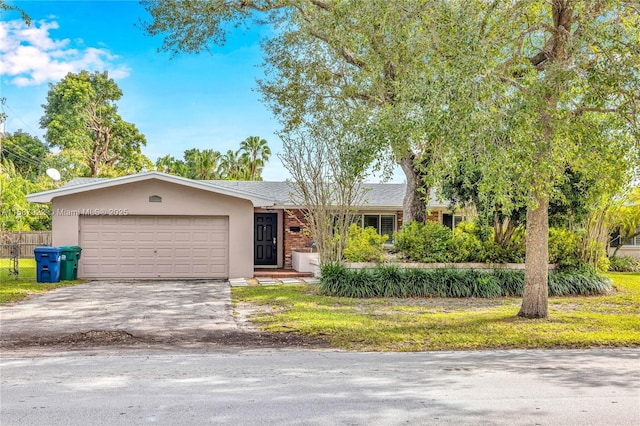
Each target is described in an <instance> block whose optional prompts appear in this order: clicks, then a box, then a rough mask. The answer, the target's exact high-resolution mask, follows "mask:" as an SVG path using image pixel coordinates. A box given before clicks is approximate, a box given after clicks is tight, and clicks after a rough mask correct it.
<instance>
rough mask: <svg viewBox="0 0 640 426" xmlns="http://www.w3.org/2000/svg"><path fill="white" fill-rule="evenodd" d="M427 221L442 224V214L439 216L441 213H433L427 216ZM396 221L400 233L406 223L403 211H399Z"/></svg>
mask: <svg viewBox="0 0 640 426" xmlns="http://www.w3.org/2000/svg"><path fill="white" fill-rule="evenodd" d="M427 220H428V221H429V222H438V223H440V214H439V212H437V211H435V212H431V213H430V214H429V216H427ZM396 221H397V223H396V226H397V228H396V229H397V230H398V232H399V231H400V230H401V229H402V225H403V223H404V220H403V215H402V211H397V212H396Z"/></svg>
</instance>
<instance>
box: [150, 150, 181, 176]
mask: <svg viewBox="0 0 640 426" xmlns="http://www.w3.org/2000/svg"><path fill="white" fill-rule="evenodd" d="M156 170H157V171H159V172H163V173H169V174H173V175H178V176H184V174H185V165H184V163H183V162H182V161H181V160H176V159H175V158H173V156H171V155H168V154H167V155H165V156H164V157H158V159H157V160H156Z"/></svg>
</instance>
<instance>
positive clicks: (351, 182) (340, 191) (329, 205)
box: [280, 128, 369, 265]
mask: <svg viewBox="0 0 640 426" xmlns="http://www.w3.org/2000/svg"><path fill="white" fill-rule="evenodd" d="M334 130H335V129H334ZM281 136H282V139H283V146H282V153H281V154H280V159H281V160H282V163H283V164H284V167H285V168H286V169H287V171H288V172H289V174H290V175H291V182H290V183H291V186H292V192H291V194H290V196H291V199H292V201H293V203H294V204H296V205H300V206H303V207H304V214H305V217H306V219H307V223H308V226H309V231H310V232H311V235H312V237H313V239H314V241H315V243H316V246H317V248H318V257H319V260H320V263H321V265H324V264H327V263H332V262H341V261H342V253H343V251H344V247H345V244H346V241H347V231H348V228H349V225H350V224H351V223H352V222H353V218H354V213H355V211H354V207H353V206H355V205H358V204H361V202H362V199H363V195H364V190H363V188H362V182H363V180H364V177H365V176H366V170H367V165H368V164H369V162H368V160H367V158H366V157H367V156H366V155H362V153H361V152H360V150H359V145H358V144H357V143H355V142H354V141H353V140H350V139H349V137H348V136H345V135H336V134H335V133H330V130H329V128H325V129H323V130H320V131H317V130H316V131H313V130H309V131H306V132H296V133H295V134H283V135H281Z"/></svg>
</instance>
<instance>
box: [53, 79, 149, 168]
mask: <svg viewBox="0 0 640 426" xmlns="http://www.w3.org/2000/svg"><path fill="white" fill-rule="evenodd" d="M121 97H122V90H121V89H120V88H119V87H118V85H117V84H116V82H115V81H114V80H113V79H111V78H109V75H108V73H107V72H93V73H90V72H88V71H81V72H79V73H69V74H67V76H66V77H65V78H63V79H62V80H61V81H59V82H57V83H52V84H50V88H49V93H48V95H47V103H46V104H45V105H43V108H44V116H43V117H42V118H41V119H40V126H41V127H42V128H43V129H46V134H45V138H46V140H47V142H48V143H49V144H50V145H51V146H55V147H59V148H61V150H62V152H61V155H62V156H63V157H65V158H67V157H68V158H67V160H68V161H67V162H70V161H69V159H74V161H75V160H76V159H80V161H81V162H82V164H81V165H84V167H85V169H84V170H82V169H80V170H76V173H79V174H86V175H88V176H91V177H95V176H101V175H107V176H109V175H121V174H127V173H136V172H140V171H142V170H143V169H151V168H152V167H153V165H152V163H151V161H150V160H149V159H148V158H147V157H145V156H144V154H142V152H141V147H142V146H145V145H146V143H147V142H146V139H145V137H144V135H143V134H142V133H140V132H139V131H138V129H137V128H136V126H135V125H134V124H133V123H129V122H126V121H124V120H123V119H122V117H121V116H120V114H118V107H117V105H116V102H117V101H118V100H120V98H121Z"/></svg>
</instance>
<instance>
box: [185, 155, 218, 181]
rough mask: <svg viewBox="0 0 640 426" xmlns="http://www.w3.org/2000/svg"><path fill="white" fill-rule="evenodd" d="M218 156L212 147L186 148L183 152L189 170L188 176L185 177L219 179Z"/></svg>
mask: <svg viewBox="0 0 640 426" xmlns="http://www.w3.org/2000/svg"><path fill="white" fill-rule="evenodd" d="M220 158H221V155H220V153H219V152H218V151H214V150H213V149H203V150H202V151H200V150H199V149H197V148H193V149H188V150H186V151H185V152H184V159H185V161H186V163H187V168H188V170H189V172H188V174H189V176H187V177H188V178H190V179H201V180H210V179H219V177H220V176H219V175H218V167H219V165H218V163H219V161H220Z"/></svg>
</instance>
